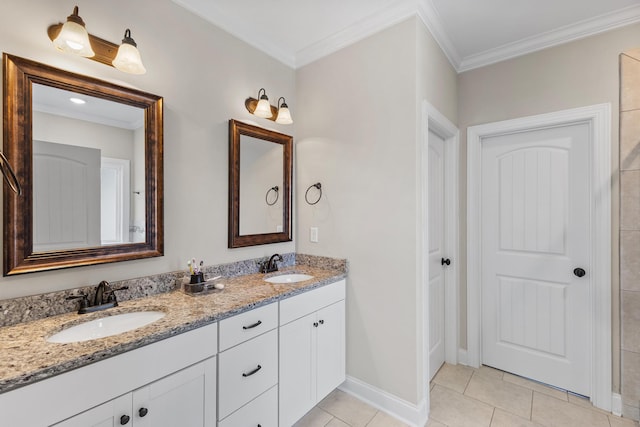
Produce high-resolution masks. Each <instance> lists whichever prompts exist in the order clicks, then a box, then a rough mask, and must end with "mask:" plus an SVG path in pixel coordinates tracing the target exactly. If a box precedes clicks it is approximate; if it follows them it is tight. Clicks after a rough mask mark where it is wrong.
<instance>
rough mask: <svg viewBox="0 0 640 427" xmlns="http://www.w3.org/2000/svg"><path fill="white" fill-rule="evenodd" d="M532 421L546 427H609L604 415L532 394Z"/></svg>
mask: <svg viewBox="0 0 640 427" xmlns="http://www.w3.org/2000/svg"><path fill="white" fill-rule="evenodd" d="M531 418H532V421H533V422H536V423H538V424H542V425H544V426H546V427H610V426H609V420H608V418H607V416H606V415H604V414H602V413H600V412H597V411H592V410H590V409H587V408H583V407H581V406H578V405H574V404H572V403H569V402H565V401H562V400H559V399H556V398H554V397H551V396H547V395H546V394H542V393H538V392H534V393H533V411H532V416H531Z"/></svg>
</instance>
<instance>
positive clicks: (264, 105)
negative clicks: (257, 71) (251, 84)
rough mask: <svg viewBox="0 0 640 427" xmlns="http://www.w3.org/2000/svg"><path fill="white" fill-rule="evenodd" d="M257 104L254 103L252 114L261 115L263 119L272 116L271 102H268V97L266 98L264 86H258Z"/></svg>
mask: <svg viewBox="0 0 640 427" xmlns="http://www.w3.org/2000/svg"><path fill="white" fill-rule="evenodd" d="M260 93H262V95H260ZM258 99H259V101H258V104H256V108H255V110H253V115H254V116H258V117H262V118H263V119H270V118H271V117H273V112H272V111H271V104H269V98H267V91H266V90H264V88H260V90H259V91H258Z"/></svg>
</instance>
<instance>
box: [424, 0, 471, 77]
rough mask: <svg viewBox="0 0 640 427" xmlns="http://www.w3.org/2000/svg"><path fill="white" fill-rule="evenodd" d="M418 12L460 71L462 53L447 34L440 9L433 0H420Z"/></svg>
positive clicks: (443, 50)
mask: <svg viewBox="0 0 640 427" xmlns="http://www.w3.org/2000/svg"><path fill="white" fill-rule="evenodd" d="M416 13H417V15H418V17H420V19H421V20H422V22H423V23H424V25H425V26H426V27H427V29H428V30H429V32H430V33H431V35H432V36H433V38H434V39H435V40H436V43H438V46H440V49H442V52H443V53H444V54H445V56H446V57H447V59H448V60H449V62H450V63H451V65H452V66H453V68H454V69H455V70H456V71H458V68H459V67H460V62H461V58H460V54H459V53H458V49H456V48H455V46H454V45H453V42H452V41H451V39H450V38H449V36H448V35H447V32H446V31H445V29H444V25H443V24H442V19H441V18H440V15H439V14H438V11H437V10H436V9H435V7H433V3H431V0H419V1H418V4H417V10H416Z"/></svg>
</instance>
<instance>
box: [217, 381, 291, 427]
mask: <svg viewBox="0 0 640 427" xmlns="http://www.w3.org/2000/svg"><path fill="white" fill-rule="evenodd" d="M238 426H251V427H253V426H261V427H278V387H277V386H274V387H272V388H270V389H269V390H268V391H267V392H265V393H263V394H261V395H260V396H258V397H256V398H255V399H254V400H252V401H251V402H249V403H247V404H246V405H245V406H243V407H242V408H240V409H238V410H237V411H236V412H234V413H233V414H231V415H229V416H228V417H227V418H225V419H224V420H222V421H220V422H219V423H218V427H238Z"/></svg>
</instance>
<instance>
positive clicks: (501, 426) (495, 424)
mask: <svg viewBox="0 0 640 427" xmlns="http://www.w3.org/2000/svg"><path fill="white" fill-rule="evenodd" d="M491 427H540V424H536V423H534V422H532V421H529V420H525V419H524V418H521V417H519V416H517V415H513V414H510V413H508V412H506V411H503V410H502V409H500V408H496V410H495V411H494V413H493V419H492V420H491Z"/></svg>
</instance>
